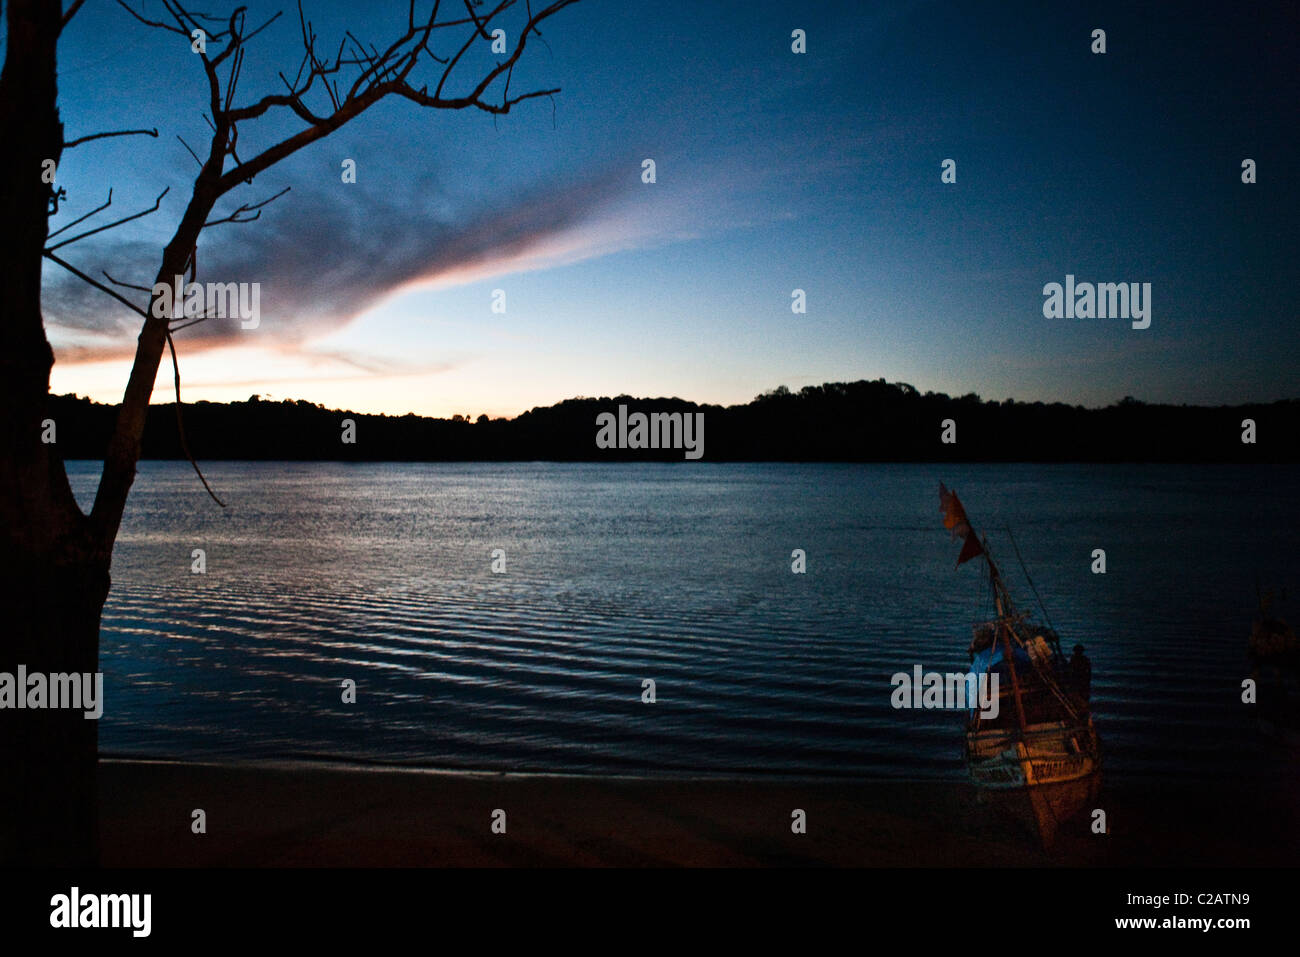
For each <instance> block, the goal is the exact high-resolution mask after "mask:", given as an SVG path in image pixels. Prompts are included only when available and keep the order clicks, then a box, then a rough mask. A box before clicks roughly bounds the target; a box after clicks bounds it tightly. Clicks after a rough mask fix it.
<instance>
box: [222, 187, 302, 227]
mask: <svg viewBox="0 0 1300 957" xmlns="http://www.w3.org/2000/svg"><path fill="white" fill-rule="evenodd" d="M287 192H289V187H288V186H286V187H285V188H284V189H282V190H280V192H278V193H276V194H275V195H274V196H271V197H268V198H267V199H264V200H262V201H261V202H260V203H251V204H250V203H244V204H243V205H241V206H240V207H239V208H238V209H236V210H235V211H234V212H233V213H231V214H230V215H229V216H222V217H221V218H220V219H213V220H209V221H208V222H206V223H204V224H203V228H204V229H207V228H208V227H209V226H217V225H220V224H221V223H251V222H252V221H253V220H255V219H258V218H259V217H260V216H261V215H262V207H264V206H268V205H270V204H271V203H273V202H275V201H276V200H277V199H279V198H280V197H281V196H283V195H284V194H285V193H287ZM248 213H252V214H253V215H252V216H249V215H247V214H248Z"/></svg>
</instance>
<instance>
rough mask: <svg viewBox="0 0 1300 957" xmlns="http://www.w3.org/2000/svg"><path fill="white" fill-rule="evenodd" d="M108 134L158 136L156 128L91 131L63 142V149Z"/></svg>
mask: <svg viewBox="0 0 1300 957" xmlns="http://www.w3.org/2000/svg"><path fill="white" fill-rule="evenodd" d="M110 136H152V137H153V138H154V139H157V138H158V131H157V130H113V131H112V132H110V133H92V134H91V135H90V136H79V137H77V138H76V139H75V140H70V141H68V142H67V143H64V144H63V148H64V149H65V150H70V149H72V148H73V147H74V146H80V145H81V144H82V143H89V142H90V141H91V140H102V139H106V138H107V137H110Z"/></svg>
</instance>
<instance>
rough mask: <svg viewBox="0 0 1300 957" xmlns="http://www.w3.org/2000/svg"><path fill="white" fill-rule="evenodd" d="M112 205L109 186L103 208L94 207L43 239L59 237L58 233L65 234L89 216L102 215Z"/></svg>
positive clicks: (111, 194)
mask: <svg viewBox="0 0 1300 957" xmlns="http://www.w3.org/2000/svg"><path fill="white" fill-rule="evenodd" d="M112 205H113V187H111V186H110V187H109V188H108V199H106V200H105V201H104V205H103V206H96V207H95V208H94V209H92V210H91V211H90V212H88V213H87V214H86V215H85V216H78V217H77V218H76V219H74V220H73V221H72V222H70V223H68V225H66V226H60V227H59V228H58V229H56V230H55V231H54V232H52V233H50V234H49V235H48V236H46V237H45V238H46V239H47V240H49V239H53V238H54V237H55V236H57V235H59V233H62V232H66V231H68V230H69V229H71V228H72V227H73V226H75V225H77V224H78V223H84V222H85V221H86V220H88V219H90V217H91V216H94V215H95V214H96V213H102V212H103V211H104V210H106V209H108V207H110V206H112Z"/></svg>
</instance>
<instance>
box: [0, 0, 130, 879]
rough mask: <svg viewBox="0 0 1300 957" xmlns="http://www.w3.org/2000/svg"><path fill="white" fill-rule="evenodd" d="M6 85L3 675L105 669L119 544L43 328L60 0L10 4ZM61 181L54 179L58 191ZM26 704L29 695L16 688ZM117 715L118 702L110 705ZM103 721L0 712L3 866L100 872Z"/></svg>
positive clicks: (58, 150) (0, 485) (0, 508)
mask: <svg viewBox="0 0 1300 957" xmlns="http://www.w3.org/2000/svg"><path fill="white" fill-rule="evenodd" d="M6 12H7V14H8V18H7V25H8V38H7V42H6V44H5V64H4V70H3V73H0V130H2V131H3V133H4V136H5V147H4V149H3V150H0V182H3V183H4V188H3V189H0V224H3V228H0V255H3V262H4V265H5V282H4V284H3V285H2V286H0V614H3V615H4V625H3V627H0V672H3V673H7V674H9V675H14V676H15V677H16V674H17V668H18V665H24V666H25V667H26V669H27V671H28V672H39V673H42V674H46V675H48V674H61V673H71V672H78V673H83V674H84V673H86V672H90V673H92V674H93V673H94V672H95V671H97V670H98V658H99V620H100V613H101V611H102V608H103V604H104V599H105V597H106V596H107V594H108V581H109V579H108V567H109V556H110V549H111V542H110V544H109V546H108V547H107V548H106V547H104V546H103V545H101V544H99V542H100V541H102V540H97V539H96V537H95V536H94V535H92V533H91V530H90V524H89V522H88V521H87V519H86V517H85V516H84V515H83V514H82V512H81V510H80V509H79V508H78V507H77V503H76V500H75V499H74V498H73V495H72V490H71V489H70V488H69V486H68V479H67V475H66V473H65V471H64V468H63V461H62V459H61V457H60V456H59V454H58V445H57V438H58V433H57V426H58V424H57V423H54V428H55V432H54V436H53V437H54V439H55V442H54V443H53V444H49V443H47V442H45V441H43V440H42V439H43V436H48V431H47V429H46V426H45V422H46V419H47V418H48V415H47V409H48V394H49V376H50V368H51V366H52V365H53V363H54V354H53V352H52V351H51V349H50V345H49V342H48V341H47V340H46V338H45V328H44V323H43V321H42V316H41V265H42V259H41V252H42V249H43V248H44V245H45V240H46V235H47V230H48V217H49V203H50V199H51V196H52V195H53V194H52V189H51V186H50V184H48V183H46V182H45V181H44V180H43V178H42V172H43V169H44V167H45V164H46V161H49V160H52V161H54V162H55V163H57V162H58V161H59V159H60V158H61V154H62V148H63V127H62V125H61V124H60V122H59V114H58V107H57V89H56V85H55V76H56V71H55V49H56V46H57V43H58V38H59V32H60V29H61V26H62V10H61V6H60V4H59V3H58V0H11V2H10V3H9V4H7V11H6ZM56 181H57V178H56ZM14 690H15V692H16V693H22V692H23V691H24V690H25V689H14ZM110 707H111V702H110ZM97 727H98V725H97V722H95V721H91V720H86V718H85V717H84V714H83V712H82V711H81V710H72V709H69V710H52V709H41V710H28V709H22V710H18V709H15V708H12V707H6V708H4V709H0V864H15V863H28V864H32V863H34V864H45V865H54V864H60V865H76V864H88V863H93V862H94V861H95V857H96V842H95V831H96V825H95V819H96V815H95V808H96V795H95V764H96V759H97V743H98V735H97V733H96V732H97Z"/></svg>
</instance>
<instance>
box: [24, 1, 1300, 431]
mask: <svg viewBox="0 0 1300 957" xmlns="http://www.w3.org/2000/svg"><path fill="white" fill-rule="evenodd" d="M538 2H539V0H534V4H537V3H538ZM281 6H282V5H279V4H262V3H250V4H249V7H250V11H251V12H250V15H249V21H250V23H252V22H260V21H261V19H263V18H264V17H265V16H266V15H268V14H269V13H273V12H274V11H275V10H277V9H280V8H281ZM363 6H364V11H365V12H364V13H357V12H356V10H358V9H361V8H362V7H363ZM420 6H424V5H423V4H421V5H420ZM1132 6H1133V5H1132V4H1127V3H1126V4H1113V5H1094V6H1092V7H1090V8H1089V9H1087V10H1086V11H1084V10H1082V9H1081V8H1080V7H1078V6H1077V5H1074V4H1062V5H1058V4H1002V3H989V4H965V5H957V4H945V3H919V2H918V3H898V4H881V5H877V4H861V3H857V2H850V3H817V4H808V5H802V4H793V3H778V2H756V3H740V2H735V3H730V2H729V3H721V2H720V3H709V2H699V0H682V2H661V3H631V2H611V0H583V2H581V3H579V4H577V5H576V6H574V7H571V8H569V9H566V10H564V11H562V12H560V13H559V14H558V15H557V16H556V17H554V18H553V19H551V20H549V21H548V22H547V24H546V26H545V27H544V29H543V34H544V39H545V45H544V44H542V43H540V42H537V41H536V39H534V40H532V41H530V43H529V46H528V48H527V50H526V52H525V54H524V57H523V60H522V62H521V67H520V68H519V69H518V70H516V72H515V76H514V78H513V81H512V86H511V89H512V91H521V90H523V89H525V88H527V87H543V86H559V87H562V90H563V91H562V92H561V93H560V94H559V95H557V96H556V97H555V98H554V101H553V103H552V101H550V100H547V99H538V100H532V101H529V102H526V103H524V104H521V105H520V106H519V107H517V108H516V109H515V110H514V111H512V112H511V113H510V114H509V115H507V116H502V117H497V118H495V121H494V118H493V117H492V116H489V115H488V114H486V113H483V112H480V111H477V110H466V111H460V112H451V111H433V110H426V109H420V108H419V107H417V106H415V105H414V104H412V103H409V102H407V101H404V100H393V101H389V102H384V103H381V104H380V105H379V106H378V107H376V108H374V109H372V110H371V111H370V112H369V113H367V114H365V115H363V116H362V117H361V118H360V119H359V120H357V121H354V122H353V123H352V124H350V125H348V126H345V127H344V128H343V129H341V130H339V131H338V132H336V133H334V134H332V135H331V136H329V137H327V138H326V139H324V140H322V141H320V142H318V143H315V144H313V145H311V146H309V147H307V148H306V149H305V150H303V151H301V152H299V153H298V154H296V155H294V156H293V157H291V158H290V159H289V160H287V161H285V162H283V163H281V164H280V165H278V166H276V167H274V168H273V169H271V170H269V171H268V172H266V173H265V174H263V175H261V176H259V177H258V178H257V180H256V181H255V182H254V183H253V184H252V185H248V186H243V187H241V188H240V189H239V190H237V191H236V192H234V193H232V194H229V195H228V196H227V197H226V198H225V199H224V200H223V201H222V204H221V206H220V207H219V209H222V210H226V211H229V210H231V209H233V208H234V207H235V206H237V205H238V204H239V203H241V202H257V201H259V200H262V199H265V198H266V197H267V196H270V195H271V194H273V193H275V192H276V191H278V190H280V189H282V188H284V187H285V186H289V187H291V191H290V192H289V193H288V194H287V195H286V196H284V197H282V198H281V199H279V200H278V201H276V202H275V203H274V204H273V205H272V206H270V207H268V209H267V210H266V211H265V212H264V213H263V215H262V217H261V219H260V220H259V221H257V222H255V223H251V224H246V225H221V226H216V227H213V228H212V229H210V230H207V231H205V233H204V234H203V236H202V238H201V240H200V246H199V253H198V264H199V275H198V278H199V280H200V281H220V282H227V281H243V282H259V283H260V284H261V323H260V325H259V326H258V328H256V329H241V328H240V327H239V323H238V321H237V320H213V321H210V322H208V323H204V324H202V325H200V326H196V327H193V328H190V329H187V330H185V331H183V332H181V333H179V334H178V336H177V347H178V349H179V352H180V357H181V364H182V375H183V377H184V384H185V392H184V396H185V398H186V400H187V401H193V400H197V399H211V400H219V401H226V400H232V399H245V398H247V397H248V396H249V395H251V394H253V393H259V394H261V395H263V396H266V397H270V398H274V399H281V398H294V399H298V398H301V399H307V400H309V401H312V402H319V403H322V404H324V405H326V406H328V407H332V408H348V409H353V410H357V411H365V412H387V413H396V414H402V413H406V412H416V413H421V414H430V415H450V414H452V413H467V414H471V415H475V416H477V415H478V414H479V413H484V412H486V413H488V414H489V415H492V416H502V415H506V416H513V415H516V414H518V413H519V412H521V411H524V410H526V409H528V408H531V407H534V406H538V405H548V404H551V403H553V402H556V401H559V400H561V399H564V398H568V397H571V396H577V395H587V396H599V395H617V394H620V393H630V394H633V395H638V396H680V397H682V398H687V399H692V400H697V401H707V402H720V403H725V404H730V403H735V402H744V401H748V400H749V399H751V398H753V397H754V396H755V395H756V394H758V393H760V392H762V391H765V390H768V389H771V388H773V387H775V386H777V385H782V384H784V385H787V386H789V387H790V388H792V389H798V388H800V387H802V386H805V385H810V384H818V383H821V382H825V381H844V380H856V379H863V378H867V379H875V378H878V377H884V378H886V379H888V380H890V381H905V382H909V383H911V384H913V385H915V386H916V387H918V388H920V389H921V390H923V391H924V390H934V391H943V392H948V393H950V394H962V393H966V392H977V393H979V394H980V395H981V396H983V397H985V398H990V399H1003V398H1007V397H1012V398H1015V399H1017V400H1036V399H1041V400H1046V401H1055V400H1062V401H1067V402H1072V403H1074V402H1077V403H1083V404H1086V405H1106V404H1109V403H1111V402H1114V401H1116V400H1118V399H1120V398H1122V397H1123V396H1125V395H1133V396H1136V397H1139V398H1142V399H1145V400H1148V401H1164V402H1175V403H1181V402H1188V403H1198V404H1217V403H1224V402H1227V403H1235V402H1244V401H1254V400H1273V399H1278V398H1289V397H1296V396H1297V395H1300V389H1298V388H1297V387H1296V383H1295V366H1296V363H1295V357H1296V356H1297V355H1300V328H1298V327H1297V323H1296V319H1297V310H1296V305H1295V303H1296V297H1295V295H1294V290H1293V289H1292V286H1293V285H1294V280H1295V278H1296V268H1295V255H1296V250H1297V248H1298V245H1297V225H1296V219H1295V213H1296V209H1297V203H1296V188H1295V185H1294V170H1293V169H1292V168H1291V167H1292V163H1293V162H1294V157H1295V156H1296V155H1297V153H1296V146H1297V142H1296V123H1295V109H1296V104H1297V102H1300V96H1298V95H1297V94H1298V93H1300V90H1298V89H1297V79H1296V70H1295V63H1296V55H1295V54H1296V49H1295V43H1294V39H1295V26H1294V22H1293V21H1292V20H1291V19H1290V15H1289V14H1286V13H1284V12H1283V11H1284V9H1285V5H1276V6H1274V5H1267V4H1266V5H1263V6H1262V7H1261V8H1255V7H1253V6H1251V7H1246V8H1233V7H1231V6H1229V5H1222V6H1220V7H1214V8H1207V9H1205V10H1198V9H1196V8H1194V7H1190V6H1188V7H1184V6H1182V5H1179V6H1178V7H1176V8H1174V9H1176V14H1174V15H1171V16H1164V15H1161V14H1160V13H1158V12H1143V11H1134V10H1132V9H1130V8H1131V7H1132ZM304 7H305V9H306V11H307V14H308V16H309V17H310V18H311V19H312V20H313V21H314V23H315V26H316V30H317V32H318V33H319V34H320V35H321V37H322V41H321V46H322V47H323V48H328V49H330V51H331V53H332V52H333V50H334V49H335V48H337V45H338V42H339V40H340V39H341V38H342V36H343V31H344V30H345V29H348V28H351V29H352V31H353V32H354V33H356V34H357V35H358V36H360V37H361V38H362V39H364V40H368V41H373V42H374V43H375V44H376V45H378V46H380V47H383V46H384V45H386V42H388V41H390V40H391V39H393V38H395V37H396V36H398V35H399V34H400V33H401V32H402V31H403V30H404V28H405V24H406V5H405V4H404V3H380V2H376V3H373V4H371V3H368V4H365V5H360V4H353V3H342V2H325V0H305V2H304ZM881 8H887V12H883V11H882V10H881ZM144 9H145V10H146V11H150V12H151V13H152V14H154V15H155V16H156V15H158V14H160V13H161V8H160V7H158V6H157V5H150V4H149V2H148V0H146V6H145V8H144ZM284 9H285V16H284V17H282V18H281V20H280V21H279V22H277V23H276V24H274V25H273V26H272V27H271V28H270V29H268V30H267V31H266V32H265V33H263V34H261V35H260V36H258V37H257V38H256V39H254V40H253V41H252V42H251V44H250V47H249V50H248V54H247V57H248V59H247V61H246V64H245V72H244V76H243V79H242V80H241V82H240V88H239V90H238V93H237V96H236V101H237V102H247V101H250V100H252V99H254V98H256V97H258V96H261V95H262V94H264V93H267V92H273V91H274V90H275V89H276V88H277V86H279V83H280V81H279V80H278V78H277V76H276V73H277V71H284V72H286V73H288V74H289V75H290V76H291V77H292V74H293V72H294V71H295V70H296V69H297V66H298V60H299V57H300V55H301V53H300V44H299V41H298V21H297V13H296V9H295V8H294V7H293V6H291V5H284ZM1271 10H1276V11H1277V12H1276V13H1273V12H1269V11H1271ZM209 12H216V11H209ZM520 22H521V21H520V20H519V19H518V18H517V17H511V18H507V19H506V20H504V21H503V22H502V24H501V25H502V26H503V27H505V28H506V30H507V41H508V43H510V44H511V47H510V48H511V49H513V44H514V42H515V40H516V36H515V35H514V31H513V29H512V26H513V25H516V24H518V23H520ZM796 28H797V29H802V30H804V31H806V34H807V53H805V54H795V53H793V52H792V51H791V31H792V30H794V29H796ZM1095 28H1101V29H1104V30H1105V31H1106V47H1107V50H1106V53H1105V54H1104V55H1096V54H1093V53H1091V52H1090V46H1091V43H1092V40H1091V33H1092V31H1093V29H1095ZM459 36H461V35H460V34H457V37H459ZM1286 37H1289V38H1290V41H1289V42H1287V41H1286V40H1285V39H1284V38H1286ZM483 46H484V49H483V50H482V51H476V52H481V56H480V58H479V59H478V60H475V61H470V62H469V63H467V64H466V69H465V72H464V73H463V74H458V75H462V76H463V79H462V81H461V82H462V84H463V85H471V84H472V82H474V81H476V80H477V77H478V73H476V69H475V65H476V64H477V65H478V66H480V67H481V64H482V63H486V62H489V60H490V59H491V57H490V54H489V53H488V51H487V49H486V46H487V44H486V43H484V44H483ZM60 64H61V69H60V77H59V96H60V109H61V113H62V117H63V122H64V126H65V129H66V131H67V136H68V138H72V137H77V136H82V135H85V134H88V133H93V132H96V131H100V130H107V129H120V128H135V127H157V129H158V131H159V134H160V135H159V137H158V138H157V139H150V138H142V137H130V138H119V139H109V140H105V141H100V142H94V143H90V144H87V145H84V146H79V147H77V148H75V149H73V150H71V151H69V152H67V153H66V154H65V156H64V161H63V164H62V165H61V167H60V169H59V175H58V183H59V185H61V186H62V187H63V188H64V189H66V190H67V194H68V195H67V199H66V201H65V203H64V206H63V207H62V208H61V210H60V215H59V216H58V217H57V218H55V219H54V220H53V221H52V226H51V228H52V229H57V228H58V227H60V226H61V225H63V224H65V223H66V222H68V221H69V220H70V219H72V218H75V217H76V216H79V215H81V214H82V213H84V212H87V211H89V210H90V209H92V208H93V207H95V206H97V205H99V204H100V203H102V202H103V200H104V198H105V196H106V195H107V193H108V190H109V188H110V187H112V189H113V207H112V209H111V210H110V211H109V214H117V215H125V214H127V213H130V212H134V211H135V210H137V209H143V208H147V207H148V206H150V205H151V204H152V203H153V200H154V197H155V196H156V195H157V194H158V192H160V191H161V190H162V189H163V188H164V187H168V186H170V187H171V192H170V193H169V194H168V195H167V196H166V198H165V199H164V200H163V203H162V208H161V210H160V211H159V212H158V213H155V214H153V215H152V216H149V217H146V218H144V219H141V220H138V221H137V222H135V223H132V224H129V225H128V226H126V227H123V228H121V229H117V230H113V231H111V232H108V233H105V234H103V235H102V236H100V237H96V238H95V239H92V240H87V241H85V242H82V243H78V244H76V245H74V246H70V247H68V248H67V249H65V250H63V252H62V254H64V255H66V257H67V258H68V259H69V261H71V262H72V263H74V264H76V265H77V266H78V267H79V268H81V269H83V270H84V271H86V272H88V273H91V274H92V275H95V276H99V275H100V270H108V271H109V272H110V273H112V274H113V275H114V276H116V277H117V278H119V279H124V280H129V281H132V282H136V283H141V284H144V285H149V284H151V283H152V281H153V277H154V272H155V271H156V269H157V268H158V263H159V259H160V255H161V248H162V245H163V243H164V242H165V241H166V239H167V238H168V237H169V236H170V235H171V232H172V231H173V230H174V228H175V226H176V223H177V220H178V218H179V216H180V213H181V211H182V209H183V207H184V203H185V200H186V199H187V198H188V194H189V188H190V186H191V184H192V181H193V175H194V173H195V171H196V169H197V166H196V164H195V162H194V160H193V159H192V158H191V157H190V155H189V154H188V153H187V152H186V150H185V147H184V146H183V145H182V144H181V143H180V142H179V141H178V140H177V135H178V134H179V135H180V136H182V137H184V138H185V140H186V142H188V143H189V144H190V145H191V146H193V147H194V148H195V149H196V150H200V151H203V150H205V148H206V147H205V146H204V144H205V143H206V139H205V134H206V133H207V127H206V125H205V123H204V120H203V118H202V112H203V110H204V107H205V103H206V95H207V94H206V81H205V80H204V77H203V72H202V69H201V66H200V65H199V63H198V62H197V59H196V58H195V57H194V56H193V54H191V53H190V51H189V46H188V43H187V42H186V41H184V40H183V39H182V38H180V37H178V36H175V35H173V34H169V33H164V32H161V31H156V30H150V29H148V28H146V27H144V26H142V25H140V24H139V23H137V22H136V21H134V20H133V19H131V17H130V16H129V15H128V14H127V13H126V12H125V11H124V10H122V9H121V8H120V7H119V6H117V5H116V4H115V3H111V2H108V0H90V2H88V3H87V4H86V7H85V8H84V9H83V10H82V11H81V12H80V13H79V14H78V15H77V17H76V19H75V20H74V21H73V22H72V24H71V25H70V27H69V28H68V31H67V32H66V34H65V35H64V38H63V41H62V43H61V45H60ZM453 82H454V81H453ZM299 126H300V124H299V122H298V121H297V120H296V119H294V118H293V117H292V115H291V114H290V115H288V116H286V117H280V118H278V119H271V120H258V121H250V122H248V123H246V124H243V125H242V126H241V128H240V143H241V146H242V145H243V144H245V143H247V144H248V149H247V150H246V152H248V153H252V152H254V147H255V146H256V144H259V143H260V144H269V143H270V142H272V141H273V140H274V139H278V138H282V137H283V136H285V135H287V134H288V133H291V132H293V131H294V130H296V129H298V128H299ZM243 152H245V150H241V153H243ZM348 158H350V159H354V160H355V161H356V164H357V182H356V183H355V184H347V183H344V182H342V178H341V175H340V169H341V167H340V164H341V163H342V161H343V160H344V159H348ZM646 158H652V159H654V161H655V163H656V166H657V170H656V173H657V182H656V183H654V184H645V183H643V182H642V181H641V172H642V165H641V164H642V160H643V159H646ZM947 158H952V159H955V160H956V162H957V181H956V183H955V184H944V183H941V182H940V173H941V168H940V164H941V162H942V161H943V160H945V159H947ZM1246 158H1250V159H1253V160H1255V161H1256V163H1257V177H1258V182H1256V183H1254V184H1251V185H1247V184H1243V182H1242V179H1241V172H1242V170H1241V164H1242V161H1243V160H1244V159H1246ZM109 214H102V215H101V218H100V219H98V220H95V221H93V223H91V224H88V225H93V224H95V223H98V222H101V221H106V220H107V219H108V218H109ZM1067 273H1068V274H1073V275H1074V276H1075V277H1076V278H1077V279H1078V280H1079V281H1092V282H1138V283H1150V284H1151V287H1152V302H1151V305H1152V314H1151V326H1150V328H1149V329H1145V330H1135V329H1132V328H1131V327H1130V323H1129V322H1128V321H1126V320H1124V319H1117V318H1107V319H1099V318H1088V319H1066V318H1050V319H1049V318H1045V317H1044V315H1043V301H1044V296H1043V286H1044V285H1045V284H1046V283H1050V282H1064V280H1065V276H1066V275H1067ZM45 277H46V302H45V318H46V324H47V328H48V330H49V335H50V338H51V341H52V343H53V344H54V346H55V351H56V356H57V360H58V361H57V363H56V365H55V368H54V372H53V377H52V390H53V391H54V392H56V393H66V392H76V393H79V394H82V395H90V396H91V397H93V398H95V399H97V400H100V401H105V402H116V401H118V400H120V398H121V392H122V388H123V386H124V384H125V382H126V376H127V371H128V369H129V365H130V356H131V354H132V351H133V349H134V341H135V336H136V335H137V334H138V325H139V320H138V318H136V317H134V316H133V315H132V314H131V313H130V312H129V311H127V310H125V309H124V308H122V307H120V306H119V305H118V304H116V303H114V302H113V301H112V300H111V299H109V298H108V297H107V296H105V295H104V294H103V293H101V292H98V291H96V290H93V289H91V288H89V287H86V286H85V285H84V284H82V283H81V282H80V281H79V280H77V279H75V278H72V277H71V276H68V275H67V274H65V273H63V272H62V270H60V269H59V267H57V266H56V265H54V264H52V263H47V265H46V272H45ZM796 288H801V289H803V290H805V291H806V294H807V314H806V315H797V314H794V313H792V311H791V308H790V304H791V291H792V290H794V289H796ZM495 289H501V290H504V291H505V296H506V313H505V314H504V315H500V314H494V313H493V312H492V310H491V304H492V295H493V290H495ZM134 295H136V296H137V298H138V299H139V300H140V301H141V303H142V304H143V302H144V296H143V295H142V294H134ZM167 364H168V363H167V362H166V361H164V368H163V370H162V372H161V373H160V375H159V380H158V382H159V389H158V391H157V392H156V393H155V400H156V401H169V400H170V398H171V395H172V391H171V389H172V385H171V375H170V370H169V369H167V368H166V366H167Z"/></svg>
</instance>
